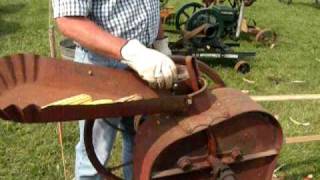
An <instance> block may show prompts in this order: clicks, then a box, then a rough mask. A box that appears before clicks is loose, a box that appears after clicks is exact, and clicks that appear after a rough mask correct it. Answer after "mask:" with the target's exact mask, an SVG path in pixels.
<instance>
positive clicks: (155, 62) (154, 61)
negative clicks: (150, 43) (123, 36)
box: [121, 39, 177, 89]
mask: <svg viewBox="0 0 320 180" xmlns="http://www.w3.org/2000/svg"><path fill="white" fill-rule="evenodd" d="M121 55H122V58H123V59H122V60H121V62H122V63H124V64H127V65H128V66H130V67H131V68H132V69H133V70H135V71H136V72H137V73H138V74H139V75H140V76H141V78H142V79H144V80H146V81H147V82H149V84H150V85H151V86H152V87H155V88H166V89H169V88H171V87H172V85H173V82H174V81H175V80H176V78H177V69H176V66H175V64H174V63H173V61H172V60H171V59H170V58H169V57H168V56H166V55H164V54H162V53H160V52H158V51H156V50H153V49H149V48H147V47H145V46H144V45H143V44H141V43H140V42H139V41H138V40H135V39H133V40H129V41H128V42H127V44H125V45H124V46H123V47H122V49H121Z"/></svg>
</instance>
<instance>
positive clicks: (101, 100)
mask: <svg viewBox="0 0 320 180" xmlns="http://www.w3.org/2000/svg"><path fill="white" fill-rule="evenodd" d="M112 103H113V100H112V99H98V100H95V101H91V102H85V103H83V105H100V104H112Z"/></svg>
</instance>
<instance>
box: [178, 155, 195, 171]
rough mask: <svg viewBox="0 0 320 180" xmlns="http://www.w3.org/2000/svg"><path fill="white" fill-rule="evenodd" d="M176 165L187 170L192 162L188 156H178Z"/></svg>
mask: <svg viewBox="0 0 320 180" xmlns="http://www.w3.org/2000/svg"><path fill="white" fill-rule="evenodd" d="M177 165H178V167H179V168H181V169H182V170H184V171H187V170H188V169H190V168H191V167H192V162H191V160H190V159H189V157H187V156H183V157H182V158H180V159H179V160H178V162H177Z"/></svg>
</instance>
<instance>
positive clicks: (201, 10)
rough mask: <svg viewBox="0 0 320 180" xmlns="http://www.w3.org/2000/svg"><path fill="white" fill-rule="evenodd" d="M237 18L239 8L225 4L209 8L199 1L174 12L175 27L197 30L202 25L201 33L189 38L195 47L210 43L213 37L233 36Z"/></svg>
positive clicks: (179, 29)
mask: <svg viewBox="0 0 320 180" xmlns="http://www.w3.org/2000/svg"><path fill="white" fill-rule="evenodd" d="M238 18H239V9H238V8H237V7H235V8H233V7H230V6H226V5H216V6H212V7H209V8H206V7H204V6H203V5H202V4H199V3H195V2H192V3H188V4H185V5H184V6H183V7H181V8H180V9H179V10H178V11H177V14H176V22H175V25H176V29H177V30H178V31H182V32H192V31H197V30H196V29H197V28H199V27H204V26H203V25H205V28H203V31H202V32H201V33H196V34H195V35H194V36H193V37H191V38H190V41H191V42H192V44H193V45H194V46H196V47H204V46H206V45H211V44H210V43H212V42H213V41H214V40H215V39H221V38H225V37H226V36H228V37H230V38H231V39H234V38H235V34H236V30H237V24H238Z"/></svg>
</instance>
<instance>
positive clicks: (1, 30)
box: [0, 3, 25, 36]
mask: <svg viewBox="0 0 320 180" xmlns="http://www.w3.org/2000/svg"><path fill="white" fill-rule="evenodd" d="M24 7H25V4H22V3H19V4H8V5H5V6H0V25H1V26H0V36H4V35H8V34H11V33H15V32H17V31H18V30H19V29H20V28H21V26H20V24H19V23H16V22H12V21H10V22H9V21H5V20H3V19H2V18H3V16H4V15H8V14H15V13H17V12H18V11H21V10H22V9H23V8H24Z"/></svg>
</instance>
